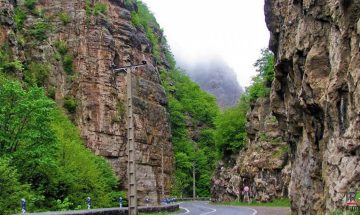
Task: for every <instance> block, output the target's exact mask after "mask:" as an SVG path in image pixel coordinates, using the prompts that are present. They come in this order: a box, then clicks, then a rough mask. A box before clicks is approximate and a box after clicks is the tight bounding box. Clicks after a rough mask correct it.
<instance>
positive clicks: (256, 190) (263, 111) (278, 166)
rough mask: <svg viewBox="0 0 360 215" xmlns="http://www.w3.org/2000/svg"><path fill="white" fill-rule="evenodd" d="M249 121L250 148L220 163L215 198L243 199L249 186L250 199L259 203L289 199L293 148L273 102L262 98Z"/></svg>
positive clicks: (215, 178) (251, 111) (217, 199)
mask: <svg viewBox="0 0 360 215" xmlns="http://www.w3.org/2000/svg"><path fill="white" fill-rule="evenodd" d="M247 121H248V123H247V133H248V137H249V142H248V144H247V148H245V149H244V150H242V151H240V152H239V153H238V154H235V155H231V156H227V157H225V159H223V160H222V161H221V162H220V164H219V165H218V167H217V169H216V170H215V174H214V177H213V179H212V190H211V191H212V192H211V193H212V198H213V199H214V200H216V201H231V200H236V199H242V198H243V195H242V191H243V189H244V187H245V186H248V187H250V195H251V197H252V199H255V200H257V201H262V202H266V201H270V200H272V199H274V198H284V197H287V187H288V185H289V179H290V174H289V173H290V172H289V170H290V164H289V162H288V149H289V147H288V145H287V143H286V142H285V141H284V140H283V139H282V137H283V132H282V131H281V130H280V129H279V122H278V121H277V119H276V118H275V117H274V116H273V115H272V113H271V109H270V100H269V98H259V99H258V100H257V101H256V102H255V103H254V104H253V105H252V107H251V110H250V111H249V112H248V114H247Z"/></svg>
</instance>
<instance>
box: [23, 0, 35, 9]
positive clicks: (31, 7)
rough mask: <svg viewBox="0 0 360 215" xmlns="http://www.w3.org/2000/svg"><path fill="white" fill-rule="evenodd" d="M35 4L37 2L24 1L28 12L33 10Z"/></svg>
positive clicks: (31, 0)
mask: <svg viewBox="0 0 360 215" xmlns="http://www.w3.org/2000/svg"><path fill="white" fill-rule="evenodd" d="M36 3H37V0H25V1H24V5H25V7H27V8H28V9H29V10H33V9H34V8H35V5H36Z"/></svg>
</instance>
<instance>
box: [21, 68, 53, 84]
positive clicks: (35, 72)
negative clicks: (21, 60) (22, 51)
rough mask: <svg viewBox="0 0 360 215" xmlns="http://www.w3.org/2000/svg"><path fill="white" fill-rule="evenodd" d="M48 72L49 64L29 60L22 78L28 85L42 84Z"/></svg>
mask: <svg viewBox="0 0 360 215" xmlns="http://www.w3.org/2000/svg"><path fill="white" fill-rule="evenodd" d="M49 72H50V66H49V65H48V64H45V63H36V62H31V63H30V65H29V66H28V68H27V70H26V71H25V75H24V80H25V81H26V82H27V83H29V84H30V85H37V86H43V85H44V84H45V81H46V80H47V78H48V76H49Z"/></svg>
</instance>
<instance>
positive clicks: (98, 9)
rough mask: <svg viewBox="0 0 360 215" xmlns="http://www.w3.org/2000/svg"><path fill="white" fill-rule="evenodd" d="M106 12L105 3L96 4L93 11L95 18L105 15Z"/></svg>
mask: <svg viewBox="0 0 360 215" xmlns="http://www.w3.org/2000/svg"><path fill="white" fill-rule="evenodd" d="M106 10H107V7H106V4H103V3H96V4H95V6H94V9H93V11H94V15H95V16H97V15H99V14H100V13H102V14H105V13H106Z"/></svg>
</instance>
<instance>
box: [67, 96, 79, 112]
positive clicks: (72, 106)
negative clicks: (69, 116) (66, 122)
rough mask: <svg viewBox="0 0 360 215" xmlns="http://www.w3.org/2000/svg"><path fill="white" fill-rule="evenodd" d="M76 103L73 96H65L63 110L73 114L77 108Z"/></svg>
mask: <svg viewBox="0 0 360 215" xmlns="http://www.w3.org/2000/svg"><path fill="white" fill-rule="evenodd" d="M77 105H78V102H77V100H76V99H75V98H74V97H73V96H66V97H65V98H64V108H65V109H66V110H67V111H68V112H69V113H75V112H76V108H77Z"/></svg>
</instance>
